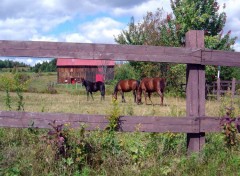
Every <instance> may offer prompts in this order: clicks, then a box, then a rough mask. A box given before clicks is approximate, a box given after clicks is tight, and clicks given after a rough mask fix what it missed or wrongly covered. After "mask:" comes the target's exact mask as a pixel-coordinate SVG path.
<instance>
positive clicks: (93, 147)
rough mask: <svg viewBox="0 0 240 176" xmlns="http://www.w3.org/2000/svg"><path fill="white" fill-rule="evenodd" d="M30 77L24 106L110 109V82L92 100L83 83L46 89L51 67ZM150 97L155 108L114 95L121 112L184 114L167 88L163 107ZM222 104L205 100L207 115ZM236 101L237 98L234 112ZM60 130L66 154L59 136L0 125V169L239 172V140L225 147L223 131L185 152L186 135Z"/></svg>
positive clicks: (202, 175) (203, 175)
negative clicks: (52, 91) (195, 149)
mask: <svg viewBox="0 0 240 176" xmlns="http://www.w3.org/2000/svg"><path fill="white" fill-rule="evenodd" d="M31 77H32V78H31V81H30V83H29V85H28V88H27V89H26V90H27V91H28V92H24V93H23V103H24V109H25V111H28V112H61V113H78V114H109V109H111V107H112V96H111V93H112V91H113V86H112V85H107V92H106V99H105V101H100V93H99V92H97V93H94V95H93V96H94V101H93V100H89V101H87V96H86V93H85V89H84V88H83V87H81V86H80V85H78V86H76V85H55V84H54V86H53V88H54V89H56V91H57V93H56V94H50V93H49V84H50V83H51V84H52V83H53V82H56V74H55V73H47V74H42V75H31ZM29 91H30V92H29ZM119 98H120V97H119ZM10 99H11V107H12V110H16V109H17V102H18V99H19V97H18V96H17V94H16V92H10ZM0 100H1V101H0V110H8V108H7V106H6V92H5V91H3V90H2V91H0ZM152 100H153V102H154V106H152V105H145V104H142V105H136V104H135V103H134V102H133V96H132V94H131V93H127V94H126V101H127V103H121V99H118V107H119V110H120V114H121V115H140V116H175V117H183V116H185V115H186V100H185V98H179V97H173V96H170V94H167V95H166V96H165V100H164V106H160V105H159V102H160V98H159V97H158V96H156V95H155V96H153V98H152ZM236 102H238V100H237V99H236ZM228 104H229V99H227V98H223V99H222V101H221V102H217V101H215V100H211V101H210V100H207V101H206V115H207V116H220V115H223V114H224V108H223V107H225V106H227V105H228ZM239 104H240V103H236V107H235V112H236V114H239V106H238V105H239ZM146 118H147V117H146ZM61 132H62V133H63V134H64V139H66V141H65V143H64V145H63V146H62V147H63V148H64V151H65V152H66V153H65V154H62V153H61V152H60V148H59V136H56V135H55V136H54V135H53V136H52V135H49V133H48V131H47V130H35V129H31V128H29V129H8V128H0V139H1V140H0V147H1V150H0V175H34V176H35V175H37V176H39V175H44V176H45V175H49V176H52V175H74V176H78V175H79V176H80V175H81V176H88V175H102V176H103V175H106V176H108V175H114V176H115V175H116V176H117V175H119V176H120V175H121V176H125V175H141V176H147V175H153V176H155V175H156V176H159V175H160V176H162V175H163V176H168V175H169V176H175V175H176V176H183V175H186V176H187V175H194V176H195V175H196V176H212V175H213V176H214V175H216V176H217V175H221V176H222V175H223V176H224V175H233V176H235V175H240V146H239V145H236V146H235V147H232V148H227V147H226V145H225V140H224V135H223V134H221V133H219V134H211V133H209V134H206V145H205V148H204V150H203V151H201V153H200V154H198V155H196V154H193V155H192V156H187V155H186V134H174V133H139V132H134V133H118V132H113V131H94V132H88V131H84V129H78V130H73V129H71V128H70V127H68V126H67V124H66V125H65V128H64V130H62V131H61Z"/></svg>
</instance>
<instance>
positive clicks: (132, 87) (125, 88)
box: [113, 79, 139, 103]
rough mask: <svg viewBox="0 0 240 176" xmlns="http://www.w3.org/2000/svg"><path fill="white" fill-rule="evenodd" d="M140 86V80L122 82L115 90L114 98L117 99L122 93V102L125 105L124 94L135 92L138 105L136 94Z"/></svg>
mask: <svg viewBox="0 0 240 176" xmlns="http://www.w3.org/2000/svg"><path fill="white" fill-rule="evenodd" d="M138 86H139V81H138V80H135V79H125V80H120V81H119V82H118V83H117V84H116V86H115V88H114V93H113V98H115V99H117V93H118V92H120V93H121V95H122V102H123V103H125V102H126V100H125V98H124V92H130V91H133V96H134V102H135V103H136V94H137V89H138Z"/></svg>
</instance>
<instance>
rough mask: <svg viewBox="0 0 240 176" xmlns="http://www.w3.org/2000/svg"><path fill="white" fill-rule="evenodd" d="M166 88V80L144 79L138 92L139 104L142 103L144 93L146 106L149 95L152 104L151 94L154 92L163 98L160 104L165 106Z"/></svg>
mask: <svg viewBox="0 0 240 176" xmlns="http://www.w3.org/2000/svg"><path fill="white" fill-rule="evenodd" d="M165 86H166V79H165V78H158V77H157V78H144V79H142V81H141V83H140V85H139V87H138V91H137V103H138V104H140V103H141V98H142V93H144V96H145V104H147V93H148V97H149V100H150V101H151V104H153V103H152V100H151V93H152V92H157V93H158V95H159V96H160V98H161V102H160V104H161V105H163V92H164V88H165Z"/></svg>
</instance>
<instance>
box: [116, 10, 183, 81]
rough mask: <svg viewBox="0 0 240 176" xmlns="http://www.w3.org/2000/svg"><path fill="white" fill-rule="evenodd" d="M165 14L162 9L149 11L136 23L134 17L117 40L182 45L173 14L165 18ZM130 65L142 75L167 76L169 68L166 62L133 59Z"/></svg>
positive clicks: (157, 44) (136, 43)
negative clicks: (134, 60) (135, 60)
mask: <svg viewBox="0 0 240 176" xmlns="http://www.w3.org/2000/svg"><path fill="white" fill-rule="evenodd" d="M163 14H164V13H163V10H162V9H157V10H156V12H155V13H152V12H148V13H147V15H146V16H145V17H143V22H142V23H138V24H135V22H134V18H133V17H132V18H131V21H130V23H129V25H128V29H127V30H123V31H122V33H121V34H119V35H118V36H117V37H115V41H116V42H117V43H119V44H127V45H154V46H180V43H179V42H178V40H177V39H178V37H177V34H176V30H177V28H176V27H175V25H174V20H173V18H172V15H167V16H166V17H165V18H164V17H163ZM130 65H131V66H133V67H134V68H135V70H137V72H138V74H139V75H140V77H146V76H160V75H161V76H167V75H166V73H167V72H166V70H167V68H169V64H166V63H153V62H132V61H131V62H130Z"/></svg>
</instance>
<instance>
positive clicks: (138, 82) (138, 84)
mask: <svg viewBox="0 0 240 176" xmlns="http://www.w3.org/2000/svg"><path fill="white" fill-rule="evenodd" d="M136 81H137V90H138V88H139V86H140V81H139V80H136Z"/></svg>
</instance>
